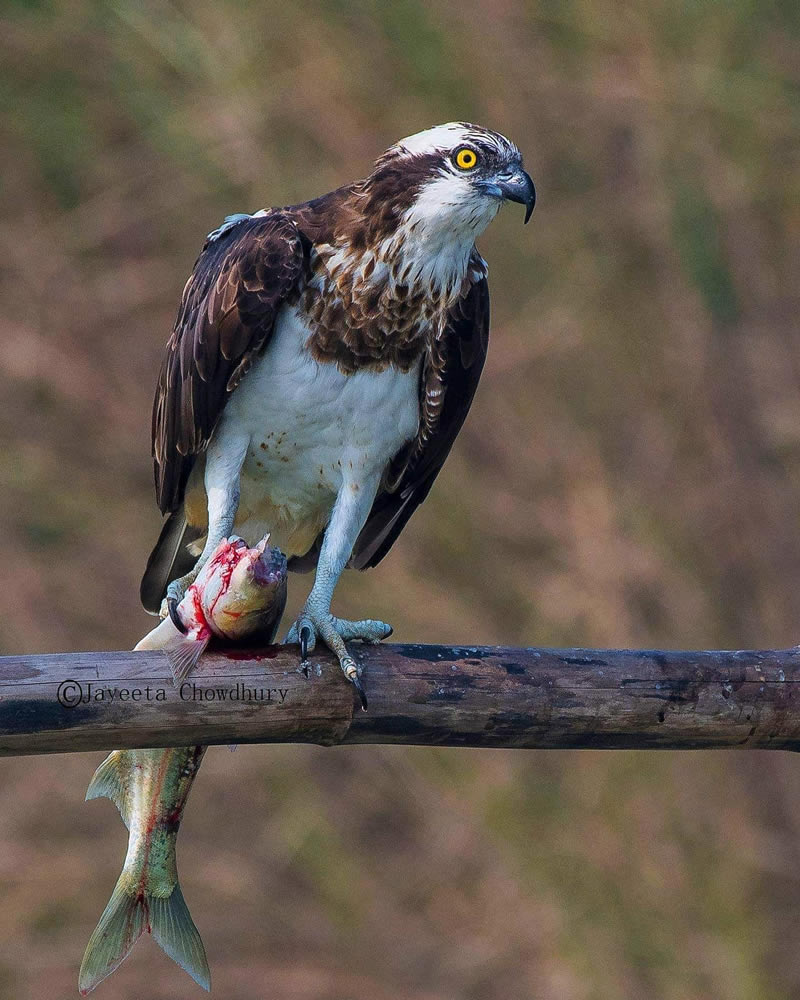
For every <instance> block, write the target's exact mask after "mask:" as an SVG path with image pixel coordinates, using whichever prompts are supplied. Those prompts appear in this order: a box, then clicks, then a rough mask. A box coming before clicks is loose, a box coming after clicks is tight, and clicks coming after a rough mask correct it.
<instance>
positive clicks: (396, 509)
mask: <svg viewBox="0 0 800 1000" xmlns="http://www.w3.org/2000/svg"><path fill="white" fill-rule="evenodd" d="M481 263H482V262H481ZM488 346H489V286H488V283H487V281H486V278H485V277H484V278H482V279H480V280H478V281H476V282H475V284H474V285H472V287H471V289H470V291H469V292H468V293H467V294H466V295H465V296H464V298H462V299H460V300H459V302H458V303H457V305H456V306H455V307H454V308H453V310H452V312H451V315H450V321H449V323H448V324H447V326H446V327H445V330H444V332H443V335H442V336H441V337H440V338H439V339H437V340H436V341H435V343H434V344H433V346H432V348H431V349H430V350H429V351H428V354H427V355H426V358H425V362H424V365H423V369H422V375H421V378H420V421H419V431H418V433H417V437H416V438H415V439H414V440H413V441H412V442H411V443H410V444H409V445H408V446H407V447H406V448H405V449H404V450H403V451H402V452H400V454H399V455H398V456H397V457H396V458H395V460H394V461H393V463H392V466H391V467H390V469H389V471H388V474H387V476H386V479H385V485H384V487H383V488H382V489H381V491H380V492H379V493H378V496H377V497H376V498H375V503H374V504H373V506H372V511H371V512H370V515H369V518H368V519H367V523H366V524H365V525H364V527H363V529H362V531H361V534H360V535H359V536H358V541H357V542H356V544H355V547H354V548H353V555H352V558H351V560H350V565H351V566H355V567H356V569H368V568H369V567H371V566H376V565H377V564H378V563H379V562H380V561H381V559H383V557H384V556H385V555H386V553H387V552H388V551H389V549H390V548H391V547H392V545H393V544H394V541H395V539H396V538H397V536H398V535H399V534H400V532H401V531H402V530H403V528H404V527H405V525H406V522H407V521H408V519H409V518H410V517H411V515H412V514H413V513H414V511H415V510H416V509H417V507H418V506H419V505H420V504H421V503H422V501H423V500H424V499H425V497H426V496H427V495H428V492H429V491H430V488H431V486H432V485H433V481H434V479H435V478H436V476H437V475H438V474H439V470H440V469H441V467H442V466H443V465H444V461H445V459H446V458H447V456H448V454H449V452H450V449H451V448H452V446H453V442H454V441H455V439H456V436H457V435H458V432H459V431H460V430H461V426H462V424H463V423H464V420H465V419H466V416H467V413H468V412H469V408H470V405H471V403H472V398H473V396H474V395H475V390H476V389H477V387H478V380H479V379H480V376H481V372H482V370H483V364H484V362H485V360H486V351H487V348H488Z"/></svg>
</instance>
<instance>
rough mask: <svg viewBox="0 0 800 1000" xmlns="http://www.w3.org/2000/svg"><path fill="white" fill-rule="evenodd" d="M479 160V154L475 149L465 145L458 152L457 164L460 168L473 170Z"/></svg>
mask: <svg viewBox="0 0 800 1000" xmlns="http://www.w3.org/2000/svg"><path fill="white" fill-rule="evenodd" d="M477 162H478V154H477V153H476V152H475V150H474V149H468V148H467V147H466V146H464V147H463V148H462V149H459V151H458V152H457V153H456V166H457V167H458V168H459V169H460V170H472V168H473V167H474V166H475V164H476V163H477Z"/></svg>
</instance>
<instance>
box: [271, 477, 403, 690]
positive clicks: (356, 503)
mask: <svg viewBox="0 0 800 1000" xmlns="http://www.w3.org/2000/svg"><path fill="white" fill-rule="evenodd" d="M378 482H379V477H375V478H374V480H373V481H370V482H369V483H368V484H364V483H344V484H343V486H342V488H341V489H340V491H339V495H338V497H337V498H336V503H335V505H334V508H333V513H332V514H331V519H330V522H329V523H328V527H327V529H326V530H325V537H324V539H323V541H322V549H321V551H320V554H319V560H318V562H317V575H316V577H315V578H314V586H313V587H312V588H311V593H310V594H309V595H308V599H307V600H306V603H305V605H304V606H303V610H302V611H301V612H300V614H299V615H298V617H297V621H296V622H295V623H294V625H292V627H291V628H290V629H289V633H288V635H287V636H286V642H299V643H300V654H301V656H302V658H303V660H305V659H306V657H307V655H308V653H309V652H311V651H313V649H314V646H315V645H316V642H317V639H322V641H323V642H324V643H325V645H326V646H327V647H328V648H329V649H330V650H331V652H333V653H335V654H336V656H337V657H338V658H339V664H340V666H341V668H342V670H343V671H344V675H345V677H346V678H347V679H348V680H349V681H351V682H352V683H353V684H354V685H355V688H356V690H357V691H358V694H359V697H360V699H361V705H362V707H363V708H365V709H366V707H367V698H366V695H365V693H364V687H363V685H362V683H361V678H360V676H359V675H360V671H359V669H358V667H357V665H356V662H355V660H354V659H353V657H352V656H350V654H349V653H348V652H347V646H346V645H345V642H346V641H349V640H351V639H362V640H363V641H364V642H380V641H381V639H386V638H387V637H388V636H390V635H391V634H392V627H391V625H387V624H386V623H385V622H379V621H373V620H372V619H371V618H366V619H364V620H363V621H355V622H351V621H346V620H344V619H342V618H334V616H333V615H332V614H331V600H332V598H333V591H334V589H335V587H336V584H337V582H338V580H339V577H340V576H341V573H342V570H343V569H344V567H345V564H346V563H347V560H348V559H349V558H350V554H351V553H352V551H353V546H354V545H355V543H356V539H357V538H358V535H359V532H360V531H361V529H362V528H363V527H364V522H365V521H366V519H367V516H368V515H369V512H370V509H371V508H372V502H373V500H374V499H375V494H376V492H377V489H378Z"/></svg>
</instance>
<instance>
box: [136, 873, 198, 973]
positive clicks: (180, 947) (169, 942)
mask: <svg viewBox="0 0 800 1000" xmlns="http://www.w3.org/2000/svg"><path fill="white" fill-rule="evenodd" d="M150 928H151V930H152V932H153V937H154V938H155V939H156V941H157V942H158V943H159V945H161V947H162V949H163V950H164V952H165V953H166V954H167V955H169V957H170V958H171V959H172V960H173V962H177V963H178V965H179V966H180V967H181V968H182V969H185V971H186V972H188V973H189V975H190V976H191V977H192V979H194V981H195V982H196V983H197V984H198V985H199V986H202V987H203V989H204V990H210V989H211V973H210V971H209V968H208V960H207V959H206V950H205V948H204V947H203V942H202V941H201V940H200V932H199V931H198V930H197V928H196V927H195V925H194V921H193V920H192V915H191V914H190V913H189V907H188V906H187V905H186V900H185V899H184V898H183V893H182V892H181V887H180V885H179V884H178V883H177V882H176V883H175V888H174V889H173V890H172V894H171V895H170V896H168V897H167V898H166V899H163V898H161V897H158V896H151V897H150Z"/></svg>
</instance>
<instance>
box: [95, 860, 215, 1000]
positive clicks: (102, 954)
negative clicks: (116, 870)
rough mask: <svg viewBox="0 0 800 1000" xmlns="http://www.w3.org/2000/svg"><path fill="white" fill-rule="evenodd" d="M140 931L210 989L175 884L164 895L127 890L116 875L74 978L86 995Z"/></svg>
mask: <svg viewBox="0 0 800 1000" xmlns="http://www.w3.org/2000/svg"><path fill="white" fill-rule="evenodd" d="M145 931H152V934H153V937H154V938H155V939H156V941H157V942H158V944H159V945H160V946H161V947H162V948H163V949H164V951H165V952H166V954H167V955H169V957H170V958H171V959H172V960H173V961H175V962H177V963H178V965H180V967H181V968H182V969H185V970H186V972H188V973H189V975H190V976H191V977H192V979H194V981H195V982H196V983H197V984H198V985H200V986H202V987H203V989H205V990H210V989H211V973H210V972H209V969H208V960H207V959H206V952H205V949H204V948H203V942H202V941H201V940H200V934H199V932H198V930H197V928H196V927H195V925H194V921H193V920H192V917H191V914H190V913H189V908H188V906H187V905H186V901H185V900H184V898H183V893H182V892H181V887H180V886H179V885H177V884H176V886H175V888H174V889H173V890H172V893H171V895H169V896H167V897H166V898H163V897H158V896H153V895H150V894H148V893H135V892H132V891H131V889H130V887H129V885H128V884H127V882H126V883H123V881H122V877H120V880H119V882H117V885H116V888H115V889H114V892H113V893H112V894H111V899H110V900H109V901H108V906H106V908H105V910H103V915H102V916H101V917H100V921H99V923H98V924H97V927H95V929H94V933H93V934H92V936H91V937H90V938H89V944H88V945H87V946H86V953H85V954H84V956H83V962H82V963H81V971H80V974H79V976H78V989H79V990H80V993H81V996H86V994H87V993H90V992H91V991H92V990H93V989H94V988H95V986H97V985H98V984H99V983H101V982H102V981H103V980H104V979H105V978H106V977H107V976H110V975H111V973H112V972H113V971H114V970H115V969H117V968H118V967H119V966H120V965H121V963H122V962H123V961H124V959H125V958H126V957H127V956H128V954H129V953H130V951H131V948H133V946H134V945H135V944H136V942H137V941H138V940H139V938H140V937H141V936H142V934H143V933H144V932H145Z"/></svg>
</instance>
